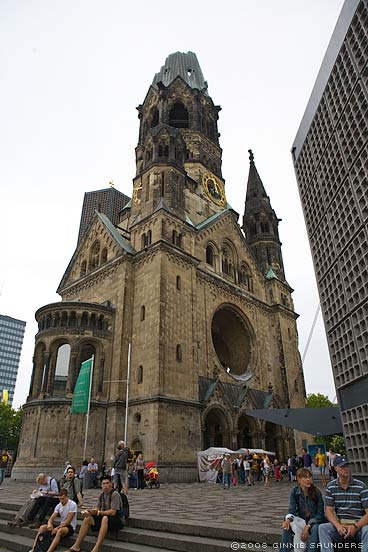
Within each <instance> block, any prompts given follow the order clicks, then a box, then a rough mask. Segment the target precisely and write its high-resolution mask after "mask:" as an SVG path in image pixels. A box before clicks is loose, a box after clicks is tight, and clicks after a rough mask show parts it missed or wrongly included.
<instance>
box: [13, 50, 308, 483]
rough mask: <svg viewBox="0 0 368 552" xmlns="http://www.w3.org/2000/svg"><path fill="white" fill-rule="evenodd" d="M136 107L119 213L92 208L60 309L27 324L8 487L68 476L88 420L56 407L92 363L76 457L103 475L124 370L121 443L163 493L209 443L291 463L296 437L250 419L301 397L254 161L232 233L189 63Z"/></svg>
mask: <svg viewBox="0 0 368 552" xmlns="http://www.w3.org/2000/svg"><path fill="white" fill-rule="evenodd" d="M137 109H138V117H139V139H138V144H137V147H136V175H135V177H134V179H133V186H132V194H131V195H132V197H131V200H130V201H129V202H128V203H126V202H125V201H124V207H123V208H122V210H121V211H120V214H119V216H118V218H117V220H114V221H112V220H111V218H109V209H108V208H106V209H104V208H103V205H104V204H103V203H100V205H101V210H98V209H96V210H95V212H94V214H92V215H91V216H90V219H89V222H88V225H87V226H86V227H85V228H84V229H83V232H82V233H81V232H80V234H79V240H78V245H77V249H76V250H75V252H74V254H73V256H72V258H71V260H70V262H69V265H68V267H67V269H66V271H65V273H64V275H63V277H62V279H61V282H60V284H59V287H58V290H57V291H58V293H59V294H60V296H61V301H60V302H57V303H52V304H48V305H45V306H43V307H41V308H40V309H39V310H38V311H37V312H36V319H37V322H38V333H37V335H36V340H35V350H34V357H33V373H32V380H31V386H30V391H29V396H28V398H27V402H26V404H25V405H24V422H23V428H22V434H21V440H20V447H19V454H18V459H17V462H16V465H15V468H14V471H13V476H15V477H28V476H29V477H32V478H33V476H34V474H35V473H36V472H39V471H42V470H45V471H46V472H50V471H52V473H54V472H55V467H56V468H60V470H61V467H62V465H63V464H64V461H65V460H69V461H70V462H71V463H72V464H73V465H76V466H79V465H80V464H81V461H82V460H83V458H82V455H83V445H84V431H85V418H86V417H85V415H84V414H70V406H71V401H72V398H73V392H74V388H75V384H76V380H77V378H78V374H79V370H80V366H81V363H82V362H83V361H85V360H86V359H89V358H90V357H91V356H92V355H94V371H93V381H92V388H91V403H90V418H89V430H88V436H87V457H89V456H91V455H93V456H94V457H95V458H96V460H97V461H98V462H101V461H103V460H105V461H106V462H107V464H109V462H110V458H111V456H112V455H113V454H114V450H115V447H116V443H117V442H118V440H120V439H122V438H123V437H124V431H125V422H126V417H125V411H126V392H127V378H128V366H129V367H130V378H129V403H128V416H127V436H128V438H127V441H128V445H129V446H130V447H131V448H133V449H135V450H141V451H143V453H144V457H145V459H146V460H147V461H148V460H154V461H156V462H158V465H159V468H160V476H161V478H162V480H164V481H194V480H196V479H197V464H196V452H197V451H199V450H203V449H205V448H207V447H209V446H226V447H229V448H231V449H238V448H240V447H249V448H250V447H253V448H265V449H266V450H270V451H275V453H276V454H277V457H278V458H279V459H280V460H282V459H285V458H286V457H287V455H288V454H290V453H292V452H295V438H296V432H294V431H293V430H291V429H287V428H283V427H280V426H276V425H274V424H272V423H270V422H264V421H262V420H258V419H256V418H253V417H251V416H249V414H248V413H249V411H251V410H253V409H260V408H286V407H294V408H296V407H303V406H304V400H305V385H304V378H303V372H302V367H301V359H300V354H299V351H298V334H297V328H296V318H297V315H296V313H295V312H294V306H293V301H292V296H291V294H292V291H293V290H292V288H291V287H290V285H289V284H288V283H287V281H286V279H285V272H284V266H283V259H282V251H281V243H280V239H279V234H278V224H279V220H280V219H278V218H277V216H276V214H275V212H274V210H273V209H272V206H271V203H270V199H269V197H268V196H267V193H266V191H265V188H264V186H263V183H262V180H261V178H260V176H259V174H258V172H257V169H256V165H255V161H254V155H253V153H252V151H249V163H250V165H249V176H248V185H247V193H246V200H245V208H244V216H243V218H242V221H241V224H240V223H239V221H238V218H239V216H238V214H237V213H236V212H235V211H234V209H233V208H232V207H231V206H230V205H229V203H228V202H227V199H226V187H225V180H224V178H223V175H222V170H221V155H222V150H221V147H220V144H219V132H218V118H219V112H220V110H221V108H220V106H218V105H214V103H213V101H212V99H211V97H210V96H209V94H208V89H207V83H206V81H205V80H204V77H203V74H202V71H201V68H200V66H199V63H198V60H197V58H196V55H195V54H194V53H192V52H188V53H179V52H177V53H174V54H171V55H170V56H169V57H168V58H167V60H166V62H165V65H164V66H163V67H162V68H161V70H160V71H159V72H158V73H157V74H156V75H155V77H154V79H153V82H152V84H151V86H150V88H149V90H148V93H147V95H146V97H145V99H144V101H143V103H142V105H139V106H138V108H137ZM229 186H231V183H230V184H229ZM103 191H104V190H100V192H103ZM95 193H96V194H97V193H98V192H95ZM105 195H106V194H105ZM97 204H99V203H98V202H97ZM115 218H116V217H115ZM83 220H85V219H83ZM129 346H130V347H129ZM129 350H131V355H130V356H129Z"/></svg>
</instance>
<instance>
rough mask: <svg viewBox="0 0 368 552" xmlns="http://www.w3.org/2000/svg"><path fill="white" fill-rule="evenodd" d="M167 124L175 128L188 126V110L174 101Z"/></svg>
mask: <svg viewBox="0 0 368 552" xmlns="http://www.w3.org/2000/svg"><path fill="white" fill-rule="evenodd" d="M169 125H170V126H172V127H175V128H189V116H188V110H187V109H186V108H185V107H184V105H183V104H182V103H176V104H174V105H173V107H172V108H171V109H170V112H169Z"/></svg>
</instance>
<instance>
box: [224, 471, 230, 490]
mask: <svg viewBox="0 0 368 552" xmlns="http://www.w3.org/2000/svg"><path fill="white" fill-rule="evenodd" d="M223 480H224V488H225V487H226V485H227V487H228V489H230V485H231V473H224V475H223Z"/></svg>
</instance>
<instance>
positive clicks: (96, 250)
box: [89, 241, 100, 270]
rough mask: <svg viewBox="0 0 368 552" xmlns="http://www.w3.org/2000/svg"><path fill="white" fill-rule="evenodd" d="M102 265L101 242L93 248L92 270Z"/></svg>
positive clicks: (96, 243)
mask: <svg viewBox="0 0 368 552" xmlns="http://www.w3.org/2000/svg"><path fill="white" fill-rule="evenodd" d="M99 263H100V242H98V241H96V242H95V243H94V244H93V245H92V247H91V254H90V260H89V266H90V269H91V270H93V269H94V268H97V267H98V266H99Z"/></svg>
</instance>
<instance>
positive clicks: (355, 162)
mask: <svg viewBox="0 0 368 552" xmlns="http://www.w3.org/2000/svg"><path fill="white" fill-rule="evenodd" d="M367 58H368V9H367V5H366V3H364V2H360V4H359V6H358V9H357V12H356V14H355V16H354V18H353V21H352V23H351V25H350V29H349V31H348V33H347V37H346V39H345V43H344V44H343V47H342V48H341V50H340V53H339V56H338V59H337V61H336V63H335V68H334V70H333V72H332V75H331V77H330V79H329V82H328V85H327V87H326V90H325V93H324V97H323V98H322V101H321V103H320V106H321V105H322V103H323V102H326V103H327V104H328V106H329V111H330V114H331V117H332V119H333V121H334V126H335V129H336V133H337V135H338V140H336V137H333V136H332V135H331V140H330V138H329V136H327V140H329V141H330V145H329V147H328V146H326V148H324V143H323V141H322V135H323V134H325V135H326V134H327V135H328V134H329V129H327V133H326V125H325V126H324V127H323V124H322V122H321V123H320V125H318V123H317V122H316V123H315V125H314V127H313V129H312V125H311V129H310V132H309V133H308V136H307V138H306V140H305V142H304V145H303V147H302V150H301V152H300V154H299V157H298V160H297V162H296V164H295V171H296V175H297V178H298V185H299V189H300V194H301V197H302V200H303V203H304V199H305V197H304V196H305V195H306V193H308V189H309V186H310V184H311V180H312V178H313V177H314V178H315V174H314V163H315V161H316V160H318V159H319V158H320V165H319V167H318V169H319V171H318V172H322V173H323V174H324V178H325V180H324V182H323V184H324V193H325V198H326V200H327V201H334V205H333V207H334V208H335V209H336V208H337V204H338V203H339V202H340V204H341V202H343V201H346V203H347V205H346V207H347V211H348V212H347V213H343V214H341V217H340V218H339V219H338V217H336V218H335V219H331V225H332V226H333V236H336V238H335V241H336V243H335V246H336V248H337V251H338V254H339V259H338V262H335V272H337V271H338V270H339V268H340V270H341V275H340V274H339V275H338V278H339V281H338V282H337V286H338V287H337V288H335V295H340V293H342V295H341V297H343V293H344V291H345V289H346V290H347V293H350V294H351V297H352V299H351V301H350V303H349V308H350V309H351V308H354V309H355V310H354V312H352V313H351V315H350V317H349V313H348V314H347V316H346V318H345V319H344V320H342V322H341V323H340V324H339V326H338V327H335V328H334V329H333V330H331V331H330V332H329V334H328V337H329V344H330V349H331V359H332V363H333V369H334V374H335V381H336V386H337V388H339V387H341V386H342V385H346V384H347V383H349V382H351V381H352V380H356V379H357V377H359V376H361V375H362V374H367V373H368V364H367V357H368V333H367V323H366V320H367V319H368V305H367V303H366V302H365V303H363V304H362V305H361V306H358V307H356V306H353V305H356V303H357V302H358V301H359V300H362V301H364V296H365V301H366V297H367V293H366V290H365V289H364V283H365V281H366V280H367V273H366V269H367V267H366V264H363V259H362V256H361V253H362V252H363V250H364V251H366V249H367V235H366V230H364V229H362V231H361V232H360V231H359V230H358V232H357V233H356V230H357V224H358V222H359V218H360V221H362V222H363V224H364V222H365V221H366V219H367V216H368V207H367V193H366V191H367V177H366V175H367V174H368V170H367V168H368V167H367V157H368V154H367V141H366V142H365V143H363V141H364V139H365V140H366V138H365V132H366V120H367V107H366V106H367V98H366V96H365V95H363V94H362V87H363V86H365V87H366V82H367V80H368V79H367V77H368V65H367ZM358 72H360V73H361V75H362V79H363V80H361V81H360V80H358ZM364 72H365V74H364ZM363 83H364V84H363ZM364 94H366V89H365V92H364ZM347 101H348V102H349V103H346V102H347ZM349 104H350V105H351V107H349ZM322 112H323V110H322V109H321V112H319V113H318V115H320V114H321V113H322ZM340 116H341V119H340ZM328 122H329V119H328V117H326V121H325V123H326V124H328ZM312 131H314V132H316V133H317V132H318V133H319V134H320V138H321V140H320V142H318V138H319V137H318V136H314V137H311V132H312ZM323 138H324V137H323ZM332 141H334V145H333V147H331V142H332ZM336 142H337V144H336ZM336 145H337V148H336ZM339 147H341V150H342V154H343V156H345V159H346V166H345V162H344V160H343V156H342V155H341V152H340V149H339ZM312 150H313V153H314V157H312V155H311V154H312ZM318 150H319V151H320V154H321V156H320V155H319V154H317V155H316V153H315V152H316V151H317V152H318ZM327 150H329V151H327ZM326 152H327V153H326ZM336 152H337V153H336ZM333 157H335V158H336V160H335V161H337V162H333V161H332V159H333ZM326 165H327V166H326ZM346 167H348V168H349V178H347V176H346ZM340 185H342V186H344V187H351V188H352V189H353V193H350V194H349V192H345V191H339V187H340ZM337 194H340V196H339V195H337ZM344 196H345V197H344ZM354 196H355V200H356V201H355V202H354ZM312 206H313V201H312V198H310V207H312ZM326 206H327V205H326ZM303 208H304V210H305V211H307V209H305V207H304V205H303ZM357 210H358V214H357ZM340 213H342V211H341V209H340ZM355 215H357V217H356V219H355V220H354V224H351V222H352V217H354V216H355ZM309 216H311V215H309ZM327 216H328V215H327V213H326V214H325V218H327ZM357 219H358V222H357ZM344 221H346V223H345V224H344ZM349 225H350V228H349V236H345V237H344V238H341V235H340V234H341V232H342V231H343V232H344V233H345V234H346V231H347V226H349ZM352 226H353V227H352ZM308 230H309V232H310V227H309V228H308ZM363 232H364V234H365V235H364V236H363ZM315 233H317V230H316V231H315ZM355 233H356V236H354V234H355ZM353 240H358V243H357V247H358V254H357V255H356V258H355V259H349V258H348V259H346V258H345V257H349V253H348V250H349V249H351V250H353V247H354V245H355V244H354V243H353ZM350 245H352V247H351V248H350ZM321 247H327V246H326V245H325V243H323V242H322V245H321ZM316 249H318V244H317V243H316V241H315V250H316ZM320 256H322V255H320ZM326 261H327V259H326V257H325V263H326ZM346 261H348V262H347V263H346ZM315 264H316V261H315ZM325 268H326V269H327V271H328V272H329V271H331V272H332V271H333V270H334V267H332V266H331V265H330V266H326V267H325ZM320 270H321V268H320ZM316 272H317V270H316ZM330 276H331V275H330ZM330 276H329V274H326V277H325V282H324V283H325V289H324V291H322V295H324V297H323V301H326V300H328V301H330V304H328V305H324V309H326V312H327V318H328V317H329V316H330V317H331V316H332V315H333V313H335V315H336V316H337V315H338V316H342V315H343V313H342V312H339V309H340V308H341V307H342V304H343V302H344V301H343V299H342V301H341V302H336V301H335V300H334V298H333V297H332V295H333V293H332V292H333V290H332V287H329V286H328V281H327V280H328V277H330ZM319 277H320V275H319ZM335 278H337V274H335ZM343 278H344V279H343ZM321 283H322V284H323V282H321ZM330 285H331V286H332V285H333V283H332V282H330ZM349 287H350V288H351V289H349ZM326 297H327V299H326ZM354 301H355V303H354ZM344 308H345V311H346V310H347V303H346V304H345V306H344ZM337 320H338V318H335V319H334V321H337ZM342 417H343V424H344V433H345V437H346V447H347V452H348V455H349V458H350V459H351V460H352V462H353V471H356V472H360V473H364V474H368V461H367V458H368V404H363V405H360V406H357V407H355V408H352V409H350V410H346V411H344V412H342Z"/></svg>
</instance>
